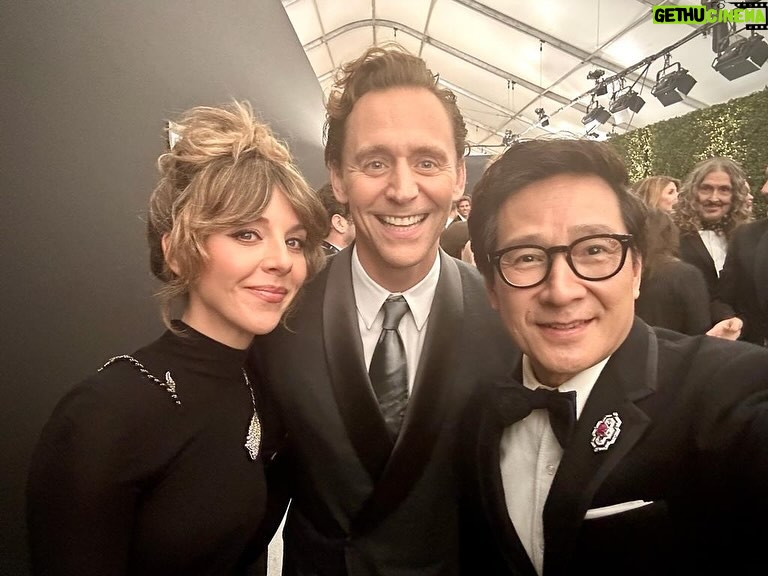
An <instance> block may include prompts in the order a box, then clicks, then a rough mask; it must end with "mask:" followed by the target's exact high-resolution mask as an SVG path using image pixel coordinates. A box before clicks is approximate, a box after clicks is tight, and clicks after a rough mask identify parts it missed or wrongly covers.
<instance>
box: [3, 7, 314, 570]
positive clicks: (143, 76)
mask: <svg viewBox="0 0 768 576" xmlns="http://www.w3.org/2000/svg"><path fill="white" fill-rule="evenodd" d="M0 94H1V95H2V98H0V129H1V130H2V136H0V146H1V148H0V198H2V203H1V204H0V222H2V227H1V229H0V235H1V236H0V263H1V264H2V269H1V271H0V272H1V278H2V280H0V286H1V287H2V291H1V292H0V294H2V318H1V320H0V334H2V336H0V337H1V338H2V340H1V341H0V354H2V357H1V359H0V385H1V386H2V400H0V474H1V475H2V481H1V482H0V574H9V575H16V574H26V573H27V568H26V547H25V540H24V498H23V494H24V483H25V479H26V470H27V466H28V461H29V456H30V454H31V451H32V448H33V445H34V443H35V442H36V440H37V437H38V435H39V433H40V429H41V428H42V425H43V423H44V422H45V420H46V419H47V417H48V415H49V414H50V411H51V409H52V408H53V406H54V404H55V402H56V401H57V400H58V399H59V397H60V396H61V395H62V394H63V393H64V392H65V391H66V390H67V389H69V388H70V387H71V386H72V385H73V384H75V383H76V382H77V381H78V380H80V379H81V378H83V377H84V376H85V375H86V374H88V373H91V372H92V371H94V370H95V369H96V368H97V367H98V366H99V365H100V363H101V362H103V361H104V360H105V359H106V358H108V357H110V356H111V355H114V354H118V353H128V352H131V351H133V350H134V349H135V348H136V347H138V346H139V345H141V344H142V343H145V342H147V341H149V340H150V339H151V338H153V337H154V336H155V335H156V334H157V333H158V332H159V331H160V330H161V324H160V322H159V320H158V318H157V313H156V307H155V304H154V302H153V301H152V297H151V293H152V290H153V282H152V280H151V277H150V274H149V272H148V266H147V262H146V261H147V250H146V247H145V242H144V236H143V234H144V224H143V222H142V220H141V215H142V213H143V211H144V209H145V206H146V202H147V198H148V196H149V193H150V191H151V189H152V187H153V183H154V181H155V177H156V173H155V167H154V162H155V159H156V157H157V156H158V154H160V153H161V151H162V147H163V137H162V127H163V121H164V119H166V118H168V117H169V116H171V115H174V114H175V113H176V112H179V111H181V110H183V109H185V108H187V107H189V106H192V105H197V104H219V103H224V102H227V101H229V100H230V99H231V98H233V97H234V98H238V99H249V100H250V101H251V102H252V103H253V104H254V107H255V108H256V109H258V110H260V111H261V112H262V114H263V116H264V118H265V119H267V120H268V121H270V123H271V124H272V126H273V128H275V130H276V131H277V132H278V134H279V135H280V136H282V137H283V138H285V139H286V140H288V141H289V143H290V145H291V148H292V149H293V151H294V153H296V155H297V156H298V159H299V163H300V165H301V167H302V169H303V170H304V171H305V174H306V175H307V176H308V178H309V180H310V182H311V183H313V184H314V185H319V184H322V183H323V182H324V180H325V170H324V167H323V163H322V147H321V133H322V122H323V108H322V93H321V90H320V87H319V85H318V84H317V80H316V79H315V76H314V74H313V73H312V69H311V67H310V65H309V63H308V62H307V60H306V57H305V55H304V52H303V51H302V49H301V46H300V45H299V43H298V40H297V39H296V36H295V34H294V32H293V28H292V27H291V25H290V22H289V21H288V18H287V16H286V14H285V12H284V10H283V8H282V6H281V3H280V0H216V1H215V2H212V1H209V0H130V1H125V0H91V1H86V0H67V1H66V2H63V1H60V0H45V1H43V0H34V1H29V2H27V1H25V0H15V1H14V0H12V2H11V5H10V6H9V5H8V3H4V4H3V9H2V16H0Z"/></svg>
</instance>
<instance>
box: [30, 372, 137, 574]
mask: <svg viewBox="0 0 768 576" xmlns="http://www.w3.org/2000/svg"><path fill="white" fill-rule="evenodd" d="M121 422H127V420H126V419H125V418H123V417H121V415H120V411H119V407H117V406H114V405H113V403H112V402H110V401H109V400H108V399H107V398H105V396H104V395H103V394H102V393H101V391H100V390H98V389H96V388H93V387H89V386H82V387H80V388H78V389H76V390H74V391H73V392H71V393H70V394H69V395H68V396H66V397H65V398H64V399H63V400H62V401H61V402H60V404H59V405H58V406H57V408H56V409H55V411H54V413H53V415H52V416H51V418H50V420H49V421H48V423H47V424H46V426H45V428H44V430H43V433H42V436H41V438H40V441H39V443H38V445H37V448H36V450H35V453H34V455H33V458H32V463H31V468H30V471H29V478H28V484H27V519H28V529H29V543H30V552H31V560H32V569H33V573H34V574H60V575H78V576H88V575H94V576H96V575H104V574H110V575H119V574H125V573H126V570H127V558H128V551H129V546H130V541H131V534H132V529H133V523H134V517H135V510H136V502H137V496H138V487H137V485H136V484H135V483H134V482H133V480H132V478H131V476H132V474H131V473H130V472H129V470H128V468H129V465H130V461H131V458H132V456H133V454H132V450H131V448H130V447H129V445H130V443H131V441H130V439H131V437H132V435H133V434H132V431H131V430H130V429H127V428H126V427H125V426H122V425H121Z"/></svg>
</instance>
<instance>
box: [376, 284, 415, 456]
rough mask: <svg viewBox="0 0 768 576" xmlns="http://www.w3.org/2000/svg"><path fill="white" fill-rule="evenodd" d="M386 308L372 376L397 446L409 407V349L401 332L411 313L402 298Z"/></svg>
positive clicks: (393, 299) (391, 298)
mask: <svg viewBox="0 0 768 576" xmlns="http://www.w3.org/2000/svg"><path fill="white" fill-rule="evenodd" d="M382 308H384V325H383V327H382V330H381V335H380V336H379V341H378V342H377V343H376V348H375V349H374V351H373V358H371V366H370V368H369V369H368V374H369V375H370V377H371V384H372V385H373V390H374V392H376V398H377V399H378V400H379V407H380V408H381V413H382V415H383V416H384V421H385V422H386V424H387V429H388V430H389V434H390V436H391V438H392V440H393V442H394V440H395V439H396V438H397V435H398V433H399V432H400V425H401V424H402V422H403V417H404V416H405V409H406V407H407V405H408V365H407V363H406V359H405V346H404V345H403V340H402V338H400V334H399V333H398V331H397V326H398V325H399V324H400V320H401V319H402V317H403V316H404V315H405V313H406V312H408V303H407V302H406V301H405V299H404V298H403V297H402V296H389V297H388V298H387V299H386V301H385V302H384V305H383V306H382Z"/></svg>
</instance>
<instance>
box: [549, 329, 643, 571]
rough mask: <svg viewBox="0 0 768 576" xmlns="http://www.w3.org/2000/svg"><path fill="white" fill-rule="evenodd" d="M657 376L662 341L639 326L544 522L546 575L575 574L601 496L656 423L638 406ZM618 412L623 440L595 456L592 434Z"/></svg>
mask: <svg viewBox="0 0 768 576" xmlns="http://www.w3.org/2000/svg"><path fill="white" fill-rule="evenodd" d="M619 367H621V369H620V368H619ZM657 370H658V344H657V340H656V336H655V334H654V333H653V332H652V331H651V329H650V328H648V326H646V325H645V324H644V323H642V322H638V321H637V320H636V321H635V323H634V325H633V327H632V330H631V331H630V333H629V335H628V337H627V339H626V340H625V341H624V343H623V344H622V345H621V346H620V347H619V349H618V350H616V352H614V354H613V355H612V356H611V359H610V360H609V361H608V363H607V364H606V366H605V368H604V369H603V371H602V373H601V375H600V377H599V378H598V379H597V382H596V383H595V386H594V388H593V389H592V392H591V394H590V396H589V400H587V404H586V406H585V407H584V410H583V411H582V413H581V416H580V417H579V420H578V422H577V425H576V430H575V432H574V435H573V439H572V440H571V444H570V445H569V446H568V447H567V448H566V449H565V452H564V454H563V458H562V460H561V462H560V467H559V468H558V471H557V474H556V476H555V479H554V481H553V483H552V487H551V489H550V492H549V497H548V498H547V502H546V504H545V506H544V517H543V518H544V539H545V556H544V571H545V573H547V574H550V575H552V574H567V573H568V572H569V564H568V562H569V559H570V558H572V557H573V552H574V551H573V549H572V547H573V545H574V543H575V542H576V541H577V534H578V532H579V529H580V527H581V524H582V522H583V521H584V515H585V514H586V512H587V510H589V509H590V508H591V507H592V506H591V504H592V501H593V497H594V495H595V493H596V492H597V491H598V489H599V487H600V485H601V484H602V483H603V481H604V480H605V479H606V478H607V477H608V475H609V474H610V473H611V471H612V470H613V469H614V468H615V467H616V465H617V464H618V463H619V462H620V461H621V460H622V458H624V457H625V456H627V454H629V452H630V451H631V450H632V448H633V447H634V446H635V444H636V443H637V442H638V440H640V438H641V437H642V435H643V433H644V432H645V430H646V428H647V427H648V425H649V424H650V422H651V419H650V418H649V416H648V415H647V414H646V413H645V412H644V411H643V410H641V409H640V408H638V407H637V406H636V405H635V403H636V402H637V401H639V400H641V399H643V398H646V397H647V396H648V395H650V394H652V393H653V392H654V390H655V388H656V379H657ZM613 412H617V413H618V415H619V417H620V418H621V421H622V424H621V432H620V434H619V437H618V439H617V440H616V442H615V444H613V445H612V446H610V447H609V448H608V449H607V450H606V451H603V452H595V451H594V450H593V448H592V446H591V444H590V442H591V437H592V429H593V428H594V426H595V425H596V424H597V422H599V421H600V420H601V419H602V418H603V417H604V416H606V415H608V414H611V413H613Z"/></svg>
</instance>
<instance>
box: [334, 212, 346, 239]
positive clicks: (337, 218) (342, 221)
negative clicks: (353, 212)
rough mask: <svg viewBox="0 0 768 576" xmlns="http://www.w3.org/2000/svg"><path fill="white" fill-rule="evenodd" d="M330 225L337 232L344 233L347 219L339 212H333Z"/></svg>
mask: <svg viewBox="0 0 768 576" xmlns="http://www.w3.org/2000/svg"><path fill="white" fill-rule="evenodd" d="M331 226H332V227H333V229H334V230H336V232H338V233H339V234H344V233H345V232H346V231H347V219H346V218H344V216H342V215H341V214H334V215H333V216H331Z"/></svg>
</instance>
